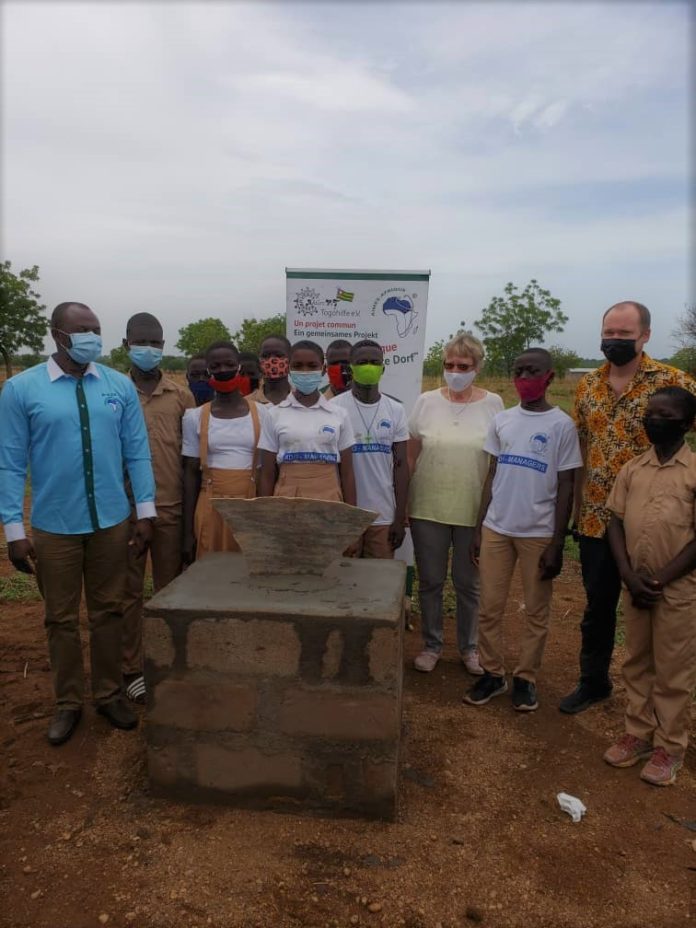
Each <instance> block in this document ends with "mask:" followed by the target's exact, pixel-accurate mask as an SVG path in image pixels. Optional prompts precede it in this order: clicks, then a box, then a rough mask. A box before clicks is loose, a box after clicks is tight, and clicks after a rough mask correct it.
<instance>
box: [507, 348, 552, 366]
mask: <svg viewBox="0 0 696 928" xmlns="http://www.w3.org/2000/svg"><path fill="white" fill-rule="evenodd" d="M526 354H535V355H536V356H537V357H538V358H540V359H541V360H542V361H543V362H544V364H545V365H546V367H547V368H548V370H551V369H552V368H553V357H552V356H551V352H550V351H547V350H546V348H536V347H532V348H525V349H524V351H520V353H519V354H518V355H517V357H518V358H521V357H524V355H526ZM515 360H517V359H515Z"/></svg>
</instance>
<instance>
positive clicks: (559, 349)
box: [549, 345, 583, 380]
mask: <svg viewBox="0 0 696 928" xmlns="http://www.w3.org/2000/svg"><path fill="white" fill-rule="evenodd" d="M549 352H550V354H551V357H552V358H553V369H554V370H555V371H556V376H557V377H558V379H559V380H565V376H566V374H567V373H568V371H569V370H570V369H571V367H583V363H582V358H581V357H580V355H578V354H576V353H575V352H574V351H573V350H572V348H564V347H563V346H562V345H552V346H551V347H550V348H549Z"/></svg>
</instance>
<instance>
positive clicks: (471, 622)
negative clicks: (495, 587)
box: [410, 519, 479, 654]
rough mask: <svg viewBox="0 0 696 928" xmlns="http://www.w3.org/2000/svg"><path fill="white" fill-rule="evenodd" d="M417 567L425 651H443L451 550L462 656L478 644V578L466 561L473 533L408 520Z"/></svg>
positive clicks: (459, 644)
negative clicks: (444, 598) (443, 613)
mask: <svg viewBox="0 0 696 928" xmlns="http://www.w3.org/2000/svg"><path fill="white" fill-rule="evenodd" d="M410 525H411V536H412V538H413V548H414V551H415V555H416V565H417V567H418V599H419V601H420V611H421V628H422V632H423V641H424V644H425V650H426V651H434V652H435V653H436V654H439V653H440V651H442V643H443V634H442V591H443V588H444V585H445V580H446V579H447V568H448V562H449V554H450V549H451V550H452V583H453V584H454V589H455V592H456V595H457V646H458V647H459V650H460V652H461V653H462V654H463V653H464V652H466V651H469V650H471V648H475V647H476V643H477V641H478V607H479V575H478V568H477V567H475V566H474V565H473V564H472V563H471V560H470V558H469V546H470V545H471V541H472V539H473V536H474V529H473V528H470V527H468V526H464V525H444V524H443V523H442V522H431V521H430V520H429V519H411V520H410Z"/></svg>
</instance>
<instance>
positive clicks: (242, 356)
mask: <svg viewBox="0 0 696 928" xmlns="http://www.w3.org/2000/svg"><path fill="white" fill-rule="evenodd" d="M239 360H240V361H256V363H257V364H258V363H259V356H258V355H257V354H256V352H255V351H240V352H239Z"/></svg>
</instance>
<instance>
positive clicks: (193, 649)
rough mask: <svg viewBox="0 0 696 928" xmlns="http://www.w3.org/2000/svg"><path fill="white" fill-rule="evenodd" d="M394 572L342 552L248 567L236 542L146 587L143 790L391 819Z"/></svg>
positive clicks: (397, 667) (400, 582)
mask: <svg viewBox="0 0 696 928" xmlns="http://www.w3.org/2000/svg"><path fill="white" fill-rule="evenodd" d="M251 502H255V501H251ZM267 502H268V501H267ZM292 502H295V501H292ZM298 502H305V501H298ZM322 505H333V506H336V505H342V504H322ZM346 508H348V507H346ZM404 577H405V566H404V565H403V564H402V563H400V562H398V561H374V560H354V559H349V558H341V559H339V560H335V561H333V563H331V564H330V566H329V567H328V568H327V569H326V571H325V572H324V574H323V576H316V575H306V574H305V575H300V576H291V575H287V574H276V575H274V574H267V575H264V576H249V573H248V570H247V567H246V565H245V560H244V556H243V555H242V554H229V553H219V554H211V555H208V556H207V557H205V558H203V559H202V560H201V561H198V562H196V563H195V564H194V565H193V566H192V567H190V568H189V569H188V570H187V571H186V572H185V573H184V574H183V575H182V576H180V577H178V578H177V579H176V580H175V581H174V582H173V583H171V584H170V585H169V586H168V587H167V588H166V589H165V590H163V591H161V592H160V593H159V594H158V595H157V596H155V597H154V598H153V599H152V600H151V601H150V603H149V605H148V607H147V611H146V617H145V622H144V638H145V678H146V684H147V689H148V707H147V715H146V739H147V754H148V767H149V774H150V780H151V784H152V787H153V790H154V791H155V792H157V793H159V794H161V795H167V796H170V797H175V798H181V799H187V800H202V801H211V800H212V801H222V802H230V803H243V804H249V805H256V806H261V807H273V808H292V809H295V810H297V808H298V807H304V808H307V809H314V810H318V811H323V812H331V813H334V814H339V815H341V814H348V815H365V816H370V817H380V818H387V819H392V818H394V816H395V814H396V808H397V778H398V761H399V741H400V734H401V699H402V666H403V661H402V644H403V624H404V623H403V591H404Z"/></svg>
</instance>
